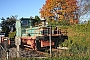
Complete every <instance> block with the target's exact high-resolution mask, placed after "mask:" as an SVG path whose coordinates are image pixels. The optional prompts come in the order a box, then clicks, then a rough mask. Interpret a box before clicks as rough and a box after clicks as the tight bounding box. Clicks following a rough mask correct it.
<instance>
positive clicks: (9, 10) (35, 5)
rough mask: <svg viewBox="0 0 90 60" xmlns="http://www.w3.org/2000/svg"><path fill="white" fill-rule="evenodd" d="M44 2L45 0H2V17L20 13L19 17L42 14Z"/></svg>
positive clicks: (0, 9) (0, 8)
mask: <svg viewBox="0 0 90 60" xmlns="http://www.w3.org/2000/svg"><path fill="white" fill-rule="evenodd" d="M43 4H45V0H0V18H1V17H4V18H6V17H10V16H12V15H18V19H20V18H21V17H30V16H33V17H34V16H35V15H38V16H40V14H39V11H40V8H41V7H42V6H43ZM0 22H1V21H0Z"/></svg>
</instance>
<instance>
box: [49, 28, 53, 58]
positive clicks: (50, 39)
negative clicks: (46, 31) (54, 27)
mask: <svg viewBox="0 0 90 60" xmlns="http://www.w3.org/2000/svg"><path fill="white" fill-rule="evenodd" d="M49 39H50V58H51V57H52V52H51V49H52V47H51V26H50V36H49Z"/></svg>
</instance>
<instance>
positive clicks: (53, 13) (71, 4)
mask: <svg viewBox="0 0 90 60" xmlns="http://www.w3.org/2000/svg"><path fill="white" fill-rule="evenodd" d="M77 11H78V6H77V0H46V3H45V4H44V5H43V6H42V8H41V9H40V14H41V17H44V18H45V19H47V18H48V19H49V20H51V21H53V20H56V21H62V20H69V21H70V23H78V13H77Z"/></svg>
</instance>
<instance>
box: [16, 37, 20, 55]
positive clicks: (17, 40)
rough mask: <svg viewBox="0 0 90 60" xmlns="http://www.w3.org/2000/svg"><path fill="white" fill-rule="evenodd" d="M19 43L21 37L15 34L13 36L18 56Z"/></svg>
mask: <svg viewBox="0 0 90 60" xmlns="http://www.w3.org/2000/svg"><path fill="white" fill-rule="evenodd" d="M20 44H21V39H20V37H18V36H16V37H15V45H16V46H17V57H19V45H20Z"/></svg>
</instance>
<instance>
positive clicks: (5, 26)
mask: <svg viewBox="0 0 90 60" xmlns="http://www.w3.org/2000/svg"><path fill="white" fill-rule="evenodd" d="M16 19H17V16H10V17H7V18H6V19H4V18H2V19H1V20H2V22H1V29H2V32H5V34H6V35H5V36H6V37H8V34H9V32H10V31H12V32H13V31H15V30H16V28H15V23H16Z"/></svg>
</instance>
